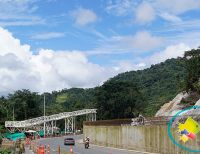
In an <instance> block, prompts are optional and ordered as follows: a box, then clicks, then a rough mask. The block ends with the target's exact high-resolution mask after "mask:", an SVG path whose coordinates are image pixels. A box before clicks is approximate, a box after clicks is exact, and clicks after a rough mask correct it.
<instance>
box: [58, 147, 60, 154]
mask: <svg viewBox="0 0 200 154" xmlns="http://www.w3.org/2000/svg"><path fill="white" fill-rule="evenodd" d="M58 154H60V145H59V146H58Z"/></svg>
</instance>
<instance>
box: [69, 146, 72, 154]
mask: <svg viewBox="0 0 200 154" xmlns="http://www.w3.org/2000/svg"><path fill="white" fill-rule="evenodd" d="M69 154H73V149H72V146H70V151H69Z"/></svg>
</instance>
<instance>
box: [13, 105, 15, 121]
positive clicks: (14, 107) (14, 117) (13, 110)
mask: <svg viewBox="0 0 200 154" xmlns="http://www.w3.org/2000/svg"><path fill="white" fill-rule="evenodd" d="M14 120H15V106H14V105H13V121H14Z"/></svg>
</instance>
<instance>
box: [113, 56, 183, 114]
mask: <svg viewBox="0 0 200 154" xmlns="http://www.w3.org/2000/svg"><path fill="white" fill-rule="evenodd" d="M111 80H113V81H129V82H133V83H135V84H137V86H138V88H139V90H140V92H141V93H142V94H143V96H144V97H145V100H146V102H147V104H148V105H147V107H146V109H145V114H147V115H154V114H155V112H156V111H157V110H158V109H159V108H160V106H162V105H163V104H164V103H166V102H168V101H170V100H171V99H172V98H174V97H175V96H176V95H177V94H178V93H179V92H180V91H183V90H185V83H184V82H185V80H186V68H185V62H184V60H183V59H182V58H178V59H168V60H166V61H165V62H162V63H160V64H156V65H152V66H151V67H150V68H147V69H145V70H139V71H130V72H126V73H122V74H119V75H117V76H116V77H114V78H112V79H110V81H111Z"/></svg>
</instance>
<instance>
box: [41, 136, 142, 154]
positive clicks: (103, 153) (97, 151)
mask: <svg viewBox="0 0 200 154" xmlns="http://www.w3.org/2000/svg"><path fill="white" fill-rule="evenodd" d="M67 137H69V136H67ZM70 137H73V138H74V139H75V140H76V144H75V146H72V148H73V154H142V152H136V151H127V150H120V149H114V148H107V147H99V146H95V145H90V148H89V149H85V148H84V145H83V143H78V142H77V141H78V140H80V139H82V136H81V135H79V136H70ZM64 138H66V137H59V138H47V139H40V140H39V143H40V144H44V145H50V149H51V152H50V153H51V154H57V149H58V146H59V145H60V147H61V150H62V151H67V152H69V151H70V146H67V145H64V144H63V143H64V142H63V140H64Z"/></svg>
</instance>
